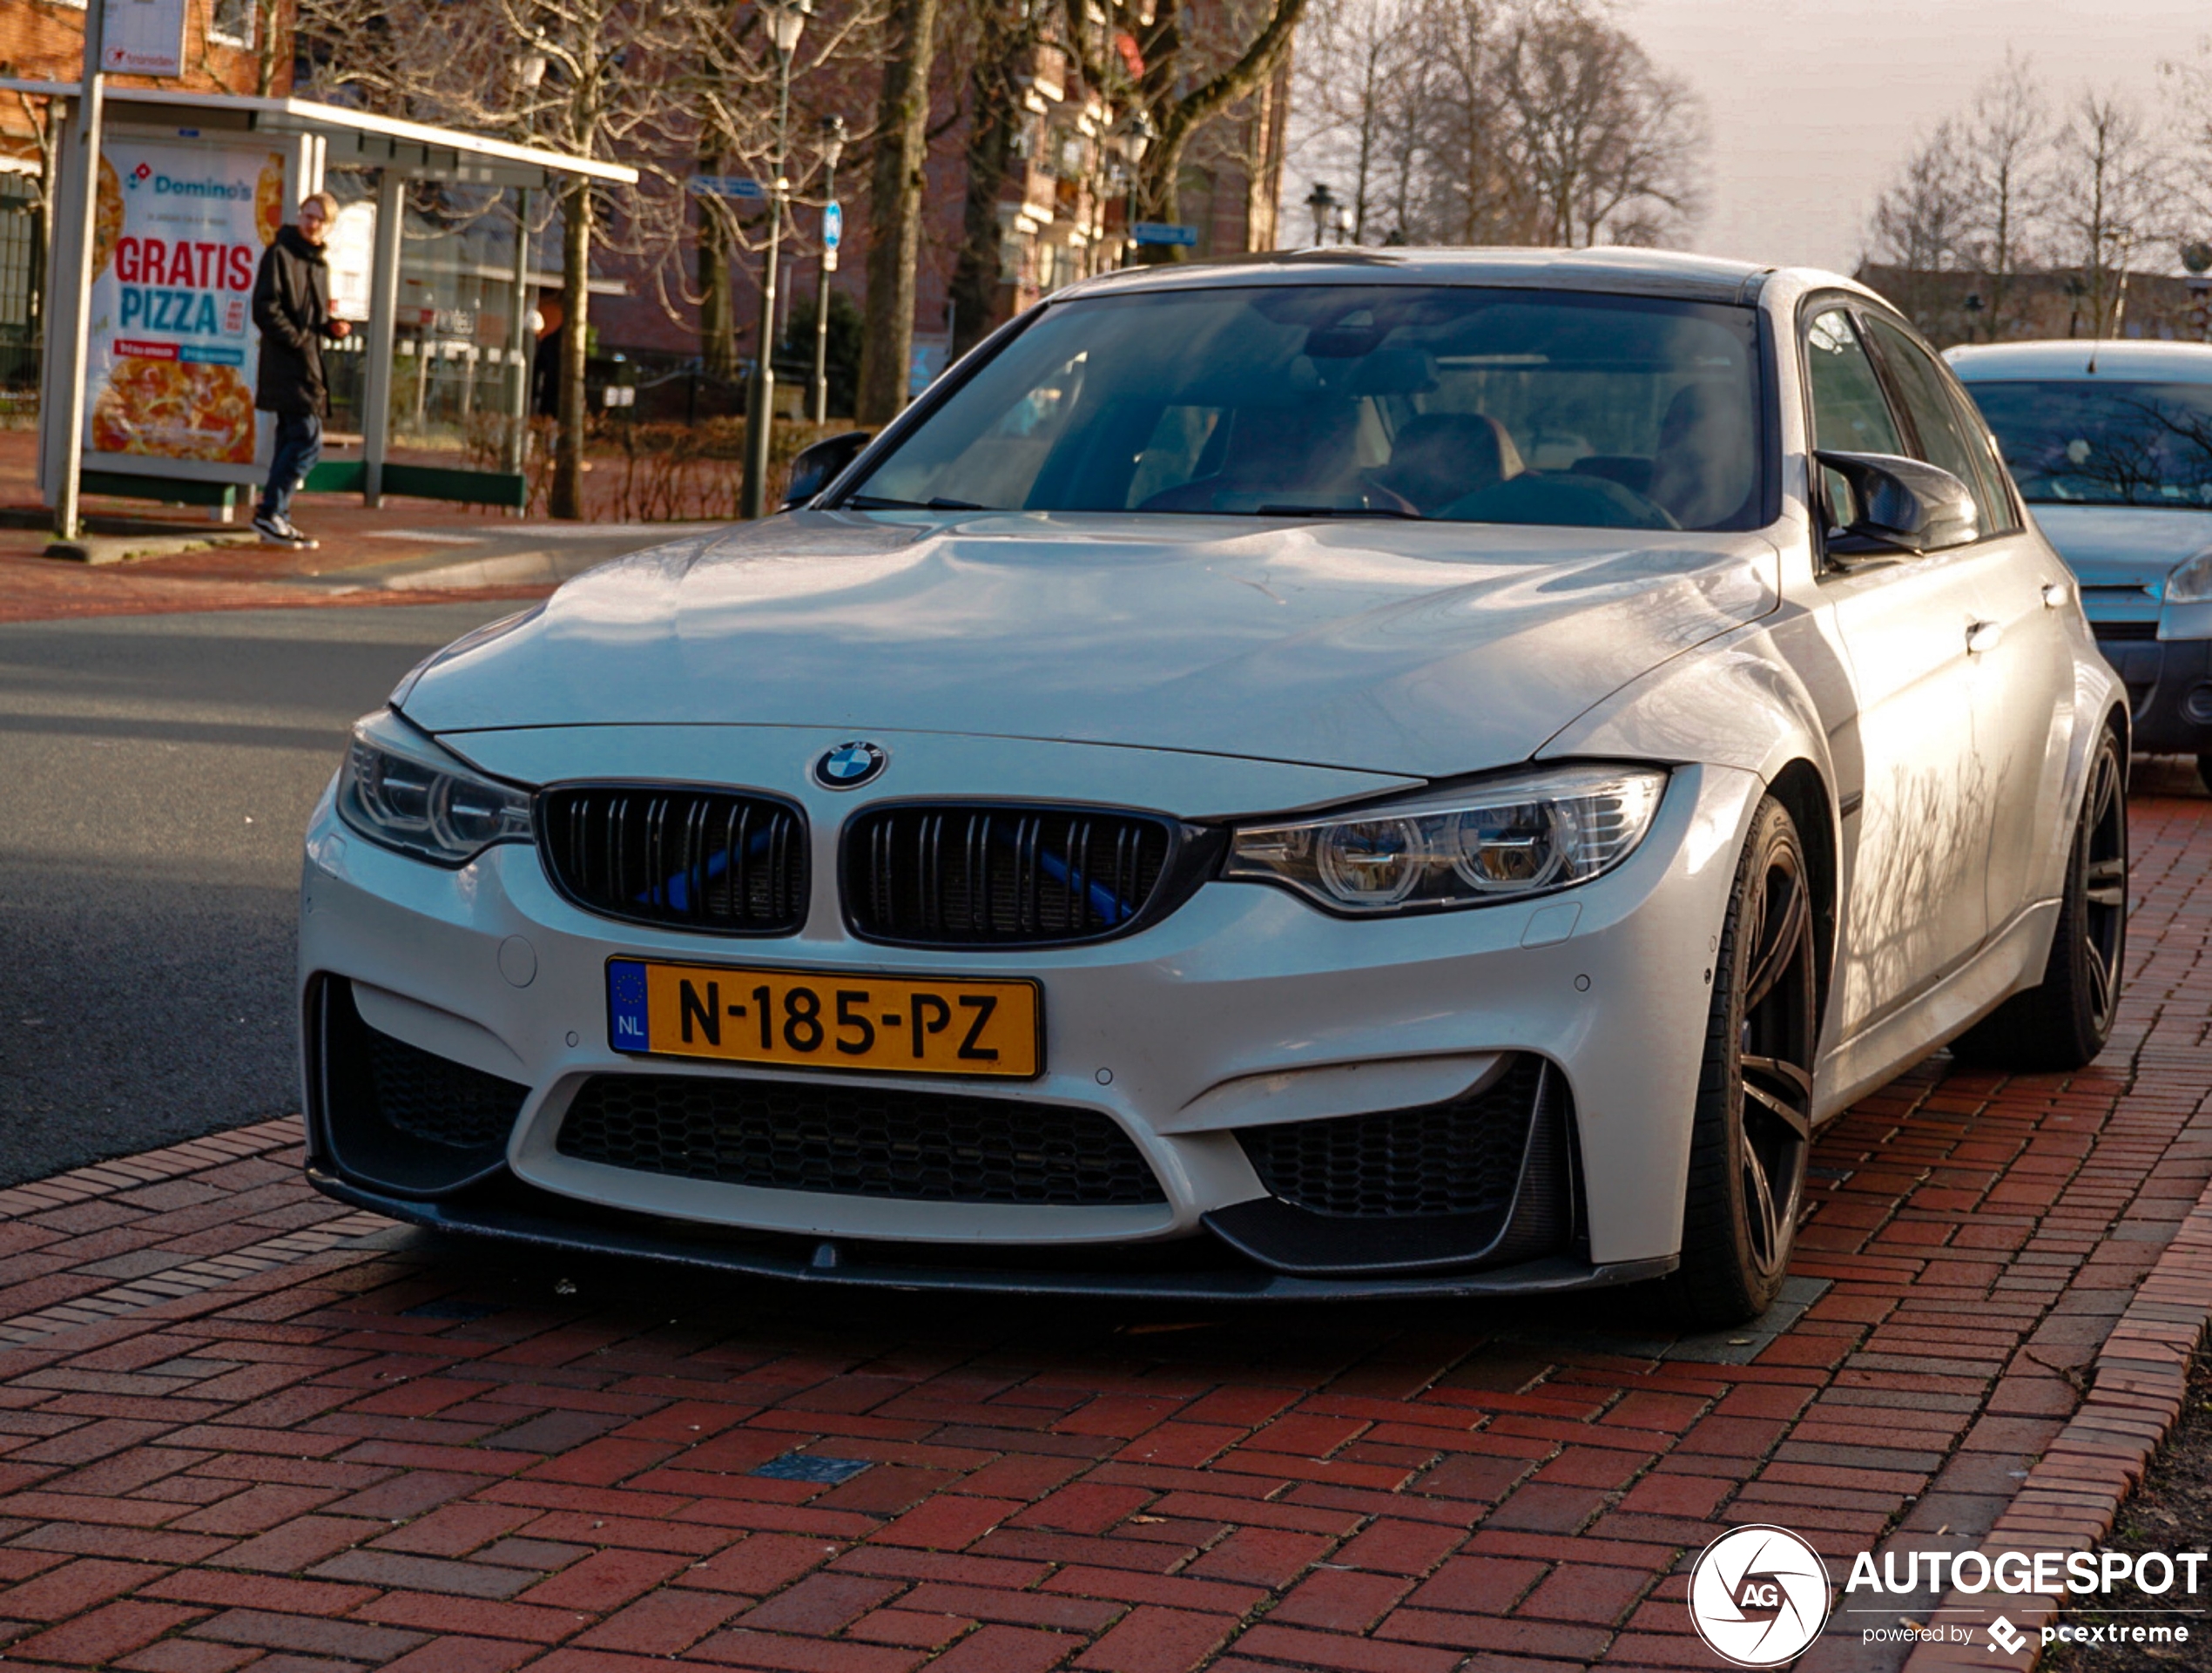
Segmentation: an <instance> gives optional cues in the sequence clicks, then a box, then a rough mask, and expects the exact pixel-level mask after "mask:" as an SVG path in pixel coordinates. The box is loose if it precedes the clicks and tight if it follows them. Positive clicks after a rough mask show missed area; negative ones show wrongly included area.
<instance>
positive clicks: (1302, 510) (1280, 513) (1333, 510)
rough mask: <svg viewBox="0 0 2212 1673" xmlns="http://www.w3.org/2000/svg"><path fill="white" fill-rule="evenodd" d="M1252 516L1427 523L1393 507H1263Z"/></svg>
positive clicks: (1412, 512) (1416, 515) (1421, 518)
mask: <svg viewBox="0 0 2212 1673" xmlns="http://www.w3.org/2000/svg"><path fill="white" fill-rule="evenodd" d="M1252 515H1253V516H1256V517H1410V518H1412V519H1413V521H1414V522H1415V523H1426V522H1427V521H1428V519H1427V518H1426V517H1424V516H1422V515H1421V514H1420V512H1418V511H1401V510H1399V509H1398V508H1397V507H1396V506H1394V505H1263V506H1261V507H1260V508H1259V509H1258V510H1257V511H1255V512H1253V513H1252Z"/></svg>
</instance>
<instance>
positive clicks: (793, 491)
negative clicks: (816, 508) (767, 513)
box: [776, 430, 875, 511]
mask: <svg viewBox="0 0 2212 1673" xmlns="http://www.w3.org/2000/svg"><path fill="white" fill-rule="evenodd" d="M873 440H875V434H874V432H873V431H872V430H847V431H846V433H845V434H844V435H829V436H825V437H823V438H822V439H821V440H820V441H819V442H815V443H814V444H813V446H812V447H809V448H802V449H799V456H798V457H797V458H795V459H793V460H792V462H791V481H790V482H789V483H788V484H786V487H785V489H784V502H783V503H782V504H781V505H779V506H778V507H777V508H776V509H778V510H779V511H788V510H790V509H792V507H793V506H795V505H804V504H806V502H807V501H809V500H811V499H813V497H814V496H815V495H817V494H819V493H820V492H821V491H822V490H823V489H826V488H827V487H828V486H829V485H830V484H831V483H832V482H835V481H836V480H837V479H838V477H839V476H840V475H842V474H843V472H844V469H845V467H846V466H847V465H849V464H851V463H852V462H853V461H854V460H855V459H857V458H859V457H860V449H862V448H865V447H866V446H867V444H868V443H869V442H873Z"/></svg>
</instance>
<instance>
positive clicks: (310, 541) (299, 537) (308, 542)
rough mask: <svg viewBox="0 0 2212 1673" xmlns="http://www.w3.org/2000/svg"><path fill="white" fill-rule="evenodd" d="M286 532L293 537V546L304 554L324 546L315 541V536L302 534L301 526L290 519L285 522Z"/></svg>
mask: <svg viewBox="0 0 2212 1673" xmlns="http://www.w3.org/2000/svg"><path fill="white" fill-rule="evenodd" d="M284 532H285V533H286V534H287V535H288V536H291V539H292V543H293V545H294V546H295V547H297V548H298V549H299V550H301V551H303V552H312V551H314V550H315V548H316V547H318V546H320V545H321V544H322V543H321V542H320V541H319V540H317V539H315V538H314V536H312V535H303V534H301V533H300V525H299V524H298V523H294V522H293V521H292V519H291V518H290V517H287V518H286V519H285V520H284Z"/></svg>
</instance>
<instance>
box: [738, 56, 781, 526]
mask: <svg viewBox="0 0 2212 1673" xmlns="http://www.w3.org/2000/svg"><path fill="white" fill-rule="evenodd" d="M790 122H791V54H790V53H788V52H786V51H784V50H783V49H782V48H780V47H779V48H778V49H777V51H776V167H775V178H774V179H772V180H770V181H769V183H768V249H767V253H766V256H765V259H764V260H762V262H761V264H760V341H759V344H758V346H757V350H756V352H755V354H754V356H753V363H752V388H751V390H750V391H748V394H747V399H746V401H745V494H744V499H743V502H742V503H741V504H740V505H739V507H738V514H739V515H740V516H746V517H758V516H764V515H765V513H766V511H767V509H768V431H769V428H770V426H772V424H773V423H774V422H776V412H775V406H774V391H775V385H776V372H775V367H774V364H773V362H774V360H775V357H776V350H775V343H774V341H773V339H774V336H775V331H776V268H777V266H778V264H779V263H780V262H781V261H782V260H783V231H784V152H785V148H786V145H787V144H788V143H789V135H788V134H787V133H786V129H787V128H788V127H789V126H790Z"/></svg>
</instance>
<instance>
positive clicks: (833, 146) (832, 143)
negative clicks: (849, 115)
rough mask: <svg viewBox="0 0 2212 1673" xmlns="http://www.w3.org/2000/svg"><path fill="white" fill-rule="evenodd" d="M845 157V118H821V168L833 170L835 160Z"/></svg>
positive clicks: (835, 163) (835, 164)
mask: <svg viewBox="0 0 2212 1673" xmlns="http://www.w3.org/2000/svg"><path fill="white" fill-rule="evenodd" d="M844 155H845V118H843V117H841V116H826V117H824V118H822V166H823V167H824V168H835V167H836V166H837V159H839V158H840V157H842V156H844Z"/></svg>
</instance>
